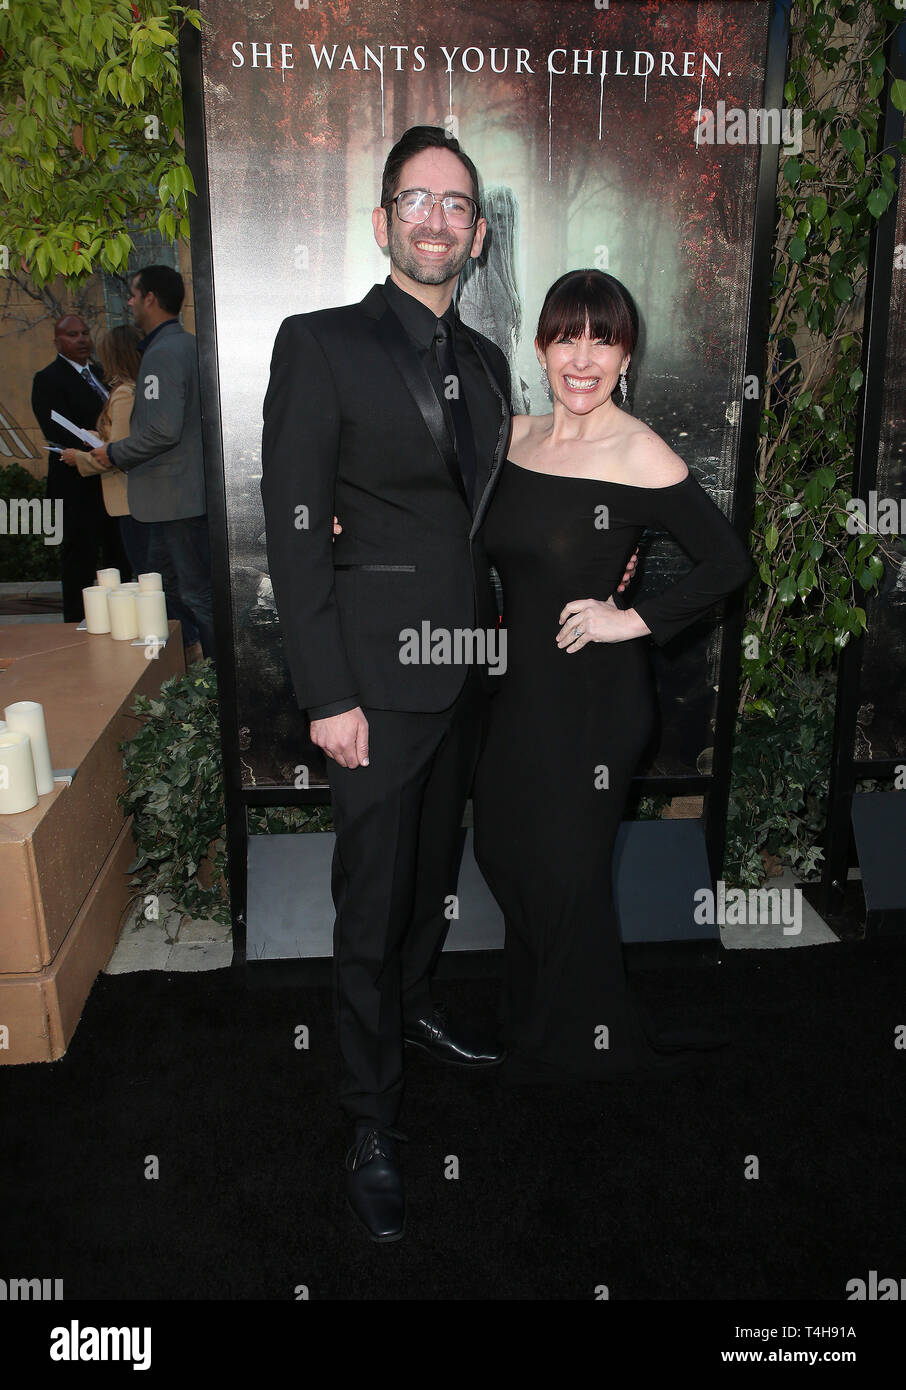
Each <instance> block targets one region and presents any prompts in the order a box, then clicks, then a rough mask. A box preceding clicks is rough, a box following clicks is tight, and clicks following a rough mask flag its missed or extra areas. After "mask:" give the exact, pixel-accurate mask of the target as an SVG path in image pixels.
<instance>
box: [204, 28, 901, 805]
mask: <svg viewBox="0 0 906 1390" xmlns="http://www.w3.org/2000/svg"><path fill="white" fill-rule="evenodd" d="M201 11H202V15H203V17H204V26H203V38H202V56H203V76H204V112H205V123H206V141H207V158H208V174H209V195H210V213H211V252H212V264H213V284H214V298H215V304H216V341H217V352H218V357H219V373H220V407H221V418H222V435H223V448H224V468H225V487H226V509H227V529H228V539H229V551H230V557H231V559H230V582H231V586H232V621H233V638H234V648H235V660H236V690H237V715H236V717H237V720H238V739H239V747H240V751H241V763H242V786H243V787H244V788H278V787H284V786H285V787H288V788H292V787H294V786H296V787H297V786H299V780H298V774H297V769H298V768H299V766H300V765H301V766H304V767H306V768H308V769H310V775H311V780H312V783H313V784H317V783H318V781H319V780H320V781H323V762H321V761H320V754H319V753H318V752H317V750H315V749H313V748H312V746H311V744H310V743H309V741H308V738H307V732H306V730H307V725H306V722H305V719H304V717H303V716H302V715H301V714H300V712H299V710H298V708H297V706H296V703H295V700H294V698H293V695H292V690H291V686H290V682H289V677H288V674H287V671H286V667H285V663H284V657H283V651H282V645H281V638H280V626H279V621H278V618H277V614H276V611H275V607H274V602H273V595H272V591H271V585H270V580H269V578H268V572H267V556H266V550H265V535H264V518H263V513H262V507H261V498H260V492H259V483H260V475H261V408H262V401H263V398H264V394H265V390H266V388H267V381H268V372H269V364H270V356H271V349H272V345H273V341H274V337H275V335H276V332H277V329H278V327H279V325H280V323H281V321H282V319H283V318H284V317H285V316H287V315H288V314H293V313H301V312H305V311H308V310H314V309H320V308H323V307H327V306H330V305H339V304H344V303H350V302H354V301H358V300H360V299H361V298H362V297H363V296H364V295H365V294H366V293H367V291H368V290H369V288H370V287H371V286H372V285H373V284H374V283H375V282H379V281H383V280H384V279H385V277H386V275H387V274H388V270H389V265H388V261H387V259H386V253H385V252H382V251H381V250H380V249H379V248H378V247H377V245H376V244H375V242H374V239H373V235H372V229H371V211H372V208H373V207H374V206H375V204H376V203H377V202H378V199H379V190H380V184H381V170H382V166H383V163H384V160H385V157H386V155H387V153H388V151H389V149H390V148H391V146H392V144H393V143H394V142H395V140H396V139H397V138H398V137H399V135H400V134H401V133H402V132H403V131H404V130H405V129H406V128H407V127H408V126H410V125H414V124H430V125H438V126H443V127H445V128H446V129H447V130H449V131H450V133H451V134H453V135H455V136H456V137H457V138H458V139H459V140H460V142H461V143H462V145H463V148H464V149H465V150H466V151H467V152H468V153H469V154H470V155H471V157H472V158H473V159H474V161H475V163H476V164H477V166H478V169H479V172H480V175H481V178H482V186H483V192H482V210H483V213H484V215H485V216H486V217H487V220H488V224H489V229H490V235H489V237H488V245H487V249H486V253H483V255H482V257H481V259H480V261H478V262H475V263H473V264H472V265H471V266H470V267H469V270H468V273H464V274H463V277H462V280H461V283H460V286H459V290H458V303H459V310H460V312H461V314H462V316H463V318H464V319H465V320H466V321H467V322H468V323H470V324H472V325H473V326H474V327H476V328H477V329H479V330H481V331H482V332H483V333H485V334H487V335H488V336H489V337H491V338H493V339H494V340H495V341H496V342H497V343H498V344H499V346H500V347H501V348H502V350H503V351H504V352H505V353H506V355H507V357H508V359H509V362H510V366H511V369H512V378H513V408H514V409H515V410H516V411H528V412H531V413H535V414H538V413H545V412H546V411H547V410H548V409H549V408H550V406H549V399H548V397H547V394H546V391H545V389H544V387H543V385H542V381H541V377H540V372H539V367H538V363H537V360H536V357H535V353H534V349H533V338H534V332H535V326H536V324H537V319H538V313H539V310H540V307H541V303H542V300H543V297H544V293H545V291H546V289H547V287H548V286H549V285H550V284H551V283H552V281H553V280H555V279H556V278H557V277H558V276H559V275H561V274H563V272H564V271H566V270H569V269H574V268H577V267H581V266H596V267H598V268H600V269H605V270H609V271H610V272H611V273H612V274H614V275H616V276H617V277H618V278H619V279H620V280H622V281H623V282H624V283H625V284H626V286H627V287H628V288H629V290H630V291H631V293H632V294H633V296H634V298H635V300H636V302H637V303H638V305H639V309H640V311H641V316H642V321H643V332H642V340H641V343H640V345H639V349H638V350H637V352H636V354H635V357H634V359H633V363H632V367H631V369H630V397H629V401H628V408H629V409H631V410H632V411H633V413H634V414H636V415H637V416H639V417H640V418H641V419H643V420H645V421H646V422H647V423H648V424H650V425H651V426H652V428H653V429H655V430H656V431H657V432H658V433H659V434H661V435H662V436H663V437H664V438H665V439H666V441H667V442H668V444H670V445H671V447H672V448H674V449H675V450H676V451H677V453H679V454H680V455H681V456H682V457H683V458H684V459H685V460H686V462H687V464H688V466H689V468H690V469H691V470H692V472H693V473H694V475H695V476H696V477H697V478H698V480H699V481H700V482H701V483H702V485H703V486H704V487H705V488H706V489H707V490H708V492H709V493H710V494H711V495H712V497H713V498H714V500H715V501H716V502H717V504H718V505H719V506H720V507H721V508H722V509H723V510H724V512H725V513H726V514H727V515H728V516H731V517H732V515H733V511H734V497H735V494H736V489H737V481H738V459H739V449H740V411H741V402H742V401H743V399H744V393H745V392H746V391H747V389H748V388H749V382H748V378H746V377H745V376H744V366H745V351H746V337H747V327H748V312H749V300H750V291H751V274H752V258H751V257H752V241H753V225H754V220H755V201H756V185H757V174H758V162H759V155H760V152H761V145H760V141H759V139H753V138H752V136H753V131H752V128H751V117H747V116H746V114H745V113H750V112H752V111H753V110H757V109H758V108H760V107H761V106H762V102H763V86H764V81H765V65H766V52H767V44H768V33H769V26H770V22H771V6H770V4H769V3H768V0H744V2H743V0H702V3H685V2H684V3H653V0H619V3H612V4H609V5H603V4H597V3H594V0H520V3H518V4H514V3H512V0H445V3H444V4H443V5H438V6H426V5H425V4H424V3H423V0H367V3H366V0H324V3H317V4H316V3H315V0H312V2H311V4H307V3H305V4H303V3H301V0H296V3H293V0H257V2H256V3H254V4H249V3H246V0H241V3H240V0H208V3H202V4H201ZM765 136H770V138H772V139H773V140H774V141H775V142H776V141H779V140H783V141H784V143H785V144H786V146H787V148H788V150H789V151H790V152H794V151H795V150H796V148H797V143H798V142H797V132H796V131H795V130H794V129H793V128H792V126H787V127H786V128H784V129H783V131H782V133H781V132H778V131H773V132H771V131H769V130H767V128H766V129H765V131H764V134H763V135H762V137H761V138H762V139H763V138H765ZM898 381H899V389H900V390H902V373H901V374H900V375H899V378H898ZM752 389H754V390H757V385H753V386H752ZM304 448H305V440H304V439H300V440H299V449H300V451H302V450H304ZM341 520H342V518H341ZM689 563H690V561H689V560H688V557H686V556H685V555H684V554H683V552H682V551H681V550H680V549H679V548H678V547H676V546H675V544H674V543H673V542H672V541H671V540H670V539H669V538H668V537H667V536H665V535H651V534H650V533H649V535H648V536H647V537H646V540H645V542H643V550H642V564H643V577H642V586H641V588H642V592H644V593H649V592H656V591H658V590H660V589H661V588H663V587H665V586H666V585H667V584H669V583H671V582H672V580H673V579H674V578H675V577H677V576H678V575H679V574H681V573H682V572H684V570H685V569H687V568H688V566H689ZM602 597H604V596H603V595H602ZM721 641H722V624H721V621H720V614H719V613H718V614H717V615H715V616H712V617H710V618H708V619H706V620H703V621H702V622H701V623H700V624H697V625H696V626H695V628H694V629H693V630H690V631H689V632H687V634H684V635H683V637H681V638H680V639H679V640H678V641H677V642H675V643H673V644H671V647H670V649H669V651H667V652H662V651H661V650H659V649H657V648H655V647H654V645H653V644H652V657H653V661H654V663H655V674H656V678H657V680H658V684H659V690H660V700H661V708H662V712H663V732H662V736H661V741H660V747H659V748H658V750H657V753H656V755H655V757H654V759H653V762H652V763H651V766H650V768H649V769H648V771H650V772H654V773H657V774H664V775H670V776H684V775H690V776H695V775H696V774H708V773H710V771H711V765H710V763H711V744H712V741H713V733H712V725H711V721H712V720H713V718H714V713H715V706H716V699H717V696H716V686H717V683H718V680H717V672H718V668H719V664H720V655H721Z"/></svg>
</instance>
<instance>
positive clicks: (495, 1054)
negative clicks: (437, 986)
mask: <svg viewBox="0 0 906 1390" xmlns="http://www.w3.org/2000/svg"><path fill="white" fill-rule="evenodd" d="M403 1040H404V1042H407V1043H408V1044H409V1046H410V1047H420V1048H421V1049H422V1051H423V1052H428V1053H430V1054H431V1056H432V1057H435V1058H436V1059H437V1061H438V1062H448V1063H450V1064H452V1065H453V1066H457V1067H496V1066H499V1064H500V1063H501V1062H502V1061H503V1059H504V1057H505V1056H506V1053H505V1052H503V1051H502V1050H500V1049H497V1048H493V1047H484V1046H477V1045H474V1044H472V1045H470V1044H468V1043H464V1042H461V1041H459V1040H458V1039H457V1038H454V1037H453V1035H452V1034H451V1032H450V1029H449V1026H448V1024H447V1015H446V1010H445V1009H444V1008H443V1006H442V1005H440V1004H438V1005H437V1006H436V1007H435V1008H434V1009H433V1011H432V1012H431V1013H430V1014H428V1015H427V1017H425V1018H419V1019H416V1021H415V1022H414V1023H406V1024H404V1026H403Z"/></svg>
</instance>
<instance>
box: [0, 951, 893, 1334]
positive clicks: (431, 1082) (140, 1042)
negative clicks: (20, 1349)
mask: <svg viewBox="0 0 906 1390" xmlns="http://www.w3.org/2000/svg"><path fill="white" fill-rule="evenodd" d="M904 967H906V940H904V938H902V937H900V938H894V939H882V940H878V941H874V942H869V943H844V944H840V945H832V946H821V947H808V948H798V949H795V950H782V951H781V950H777V951H752V952H731V953H727V954H726V955H724V956H723V957H722V960H721V963H720V964H719V965H713V966H710V967H702V968H698V969H685V970H676V969H673V970H667V969H658V970H656V971H645V972H640V973H638V974H636V975H635V976H634V980H635V983H636V987H637V989H638V991H639V993H640V994H641V995H642V996H643V998H644V999H645V1000H646V1001H647V1003H648V1005H649V1007H650V1008H651V1010H652V1012H654V1013H655V1014H656V1016H657V1017H658V1019H659V1020H663V1023H664V1026H665V1027H670V1026H673V1027H677V1026H680V1025H682V1024H683V1023H684V1022H693V1021H694V1022H701V1023H703V1024H704V1025H706V1026H709V1027H713V1028H715V1029H716V1030H723V1031H725V1032H727V1033H729V1035H730V1036H731V1038H732V1048H731V1050H730V1052H729V1053H728V1054H720V1055H719V1056H718V1057H715V1056H711V1057H709V1058H706V1059H705V1060H704V1061H703V1063H702V1065H701V1066H696V1067H694V1068H693V1069H692V1070H690V1071H689V1072H688V1073H686V1074H684V1075H681V1076H679V1077H672V1078H667V1077H663V1078H658V1079H656V1080H646V1081H639V1080H622V1081H617V1082H611V1083H608V1084H607V1085H606V1086H602V1087H595V1086H590V1085H581V1086H574V1087H570V1088H568V1089H564V1090H554V1091H551V1090H549V1089H547V1088H540V1087H538V1088H524V1089H512V1088H511V1089H506V1088H505V1087H503V1086H502V1085H501V1084H500V1081H499V1078H498V1077H497V1074H496V1073H495V1072H486V1073H482V1074H478V1075H469V1074H465V1073H463V1072H461V1071H459V1070H457V1069H449V1068H441V1067H438V1066H437V1065H436V1064H435V1063H433V1062H432V1061H431V1060H430V1059H429V1058H427V1057H424V1056H422V1055H421V1054H417V1055H414V1056H412V1057H411V1060H410V1061H409V1064H408V1071H407V1090H406V1096H405V1100H404V1106H403V1113H402V1115H401V1117H400V1121H399V1124H400V1127H401V1129H402V1130H403V1131H404V1132H405V1133H407V1134H408V1136H409V1141H410V1142H409V1143H408V1144H405V1145H403V1146H402V1147H403V1162H404V1168H405V1176H406V1183H407V1192H408V1225H407V1232H406V1236H405V1238H404V1239H403V1240H402V1241H401V1242H399V1243H397V1244H395V1245H391V1246H382V1247H376V1246H374V1245H372V1244H371V1242H370V1241H369V1240H368V1239H367V1238H366V1237H365V1236H364V1235H362V1234H361V1233H360V1232H359V1230H358V1228H357V1227H356V1226H355V1225H354V1223H353V1220H352V1217H351V1216H350V1215H349V1214H348V1213H347V1211H346V1208H345V1205H344V1201H343V1186H342V1182H343V1177H342V1161H343V1154H344V1152H345V1148H346V1142H347V1135H346V1128H345V1125H344V1123H343V1121H342V1118H341V1116H340V1113H339V1111H338V1109H337V1108H336V1105H335V1102H334V1084H335V1067H336V1062H335V1056H334V1042H333V1027H332V1016H331V1004H330V995H329V991H328V990H327V989H325V988H324V987H314V986H312V985H310V984H308V985H306V984H303V983H301V980H302V979H303V978H304V968H303V967H302V966H301V965H299V964H297V963H293V962H286V963H268V964H257V965H248V966H245V967H239V968H236V969H233V970H221V971H213V972H206V973H198V974H181V973H179V974H177V973H173V974H163V973H158V972H141V973H138V974H130V975H119V976H106V975H105V976H102V977H101V978H100V979H99V980H98V981H97V983H96V985H95V987H94V989H93V991H92V993H91V996H90V998H89V1000H88V1003H87V1005H86V1008H85V1012H84V1016H83V1018H82V1021H81V1023H80V1024H79V1027H78V1029H77V1031H76V1033H75V1037H74V1038H73V1041H72V1043H71V1044H70V1047H69V1051H68V1053H67V1054H66V1056H65V1057H64V1058H63V1059H61V1060H60V1061H59V1062H56V1063H51V1064H39V1065H32V1066H19V1067H2V1068H0V1101H2V1108H3V1113H4V1115H5V1117H6V1118H5V1121H4V1131H5V1133H4V1136H3V1140H2V1144H0V1183H2V1192H3V1221H2V1236H0V1246H2V1249H0V1260H2V1266H0V1273H2V1274H3V1276H4V1277H9V1275H10V1274H16V1275H23V1276H25V1275H29V1276H34V1277H41V1276H45V1277H56V1278H62V1279H63V1280H64V1282H65V1297H66V1299H67V1300H70V1299H76V1300H79V1299H91V1300H95V1299H105V1300H106V1299H110V1300H119V1299H152V1300H192V1299H268V1300H292V1299H293V1298H296V1297H298V1296H299V1295H298V1293H297V1290H298V1287H299V1286H300V1285H305V1286H306V1287H307V1290H308V1297H309V1298H310V1299H312V1300H314V1299H357V1300H358V1299H361V1300H368V1299H379V1298H381V1299H384V1298H389V1299H401V1300H402V1299H447V1300H449V1299H482V1300H494V1299H517V1300H523V1299H540V1300H562V1299H570V1300H574V1299H578V1300H593V1299H595V1297H596V1290H597V1291H598V1296H599V1297H600V1293H601V1286H606V1288H607V1291H608V1294H609V1297H610V1298H611V1299H616V1300H688V1299H696V1300H729V1299H744V1300H769V1301H775V1300H798V1299H803V1300H833V1301H835V1302H837V1303H839V1304H840V1307H839V1308H838V1309H837V1310H836V1312H837V1313H840V1314H842V1313H843V1312H844V1311H845V1309H846V1306H847V1305H846V1304H845V1303H844V1302H842V1300H845V1299H846V1297H847V1294H846V1285H847V1283H848V1281H850V1280H852V1279H858V1278H862V1279H867V1278H868V1276H869V1271H870V1270H875V1271H877V1274H878V1277H879V1278H883V1277H895V1278H897V1279H900V1278H901V1277H906V1257H904V1251H906V1242H904V1216H903V1207H904V1203H903V1155H904V1153H906V1107H904V1104H903V1099H904V1090H906V1087H904V1074H906V1050H904V1049H903V1047H902V1046H901V1047H900V1048H899V1049H898V1048H897V1046H896V1029H897V1026H898V1025H899V1026H902V1025H904V1024H906V998H904V979H906V970H904ZM496 991H497V985H496V982H494V981H491V980H487V979H485V980H474V981H463V980H459V981H447V982H445V983H443V984H442V985H441V986H440V987H439V989H438V993H439V995H440V996H441V997H443V998H444V999H445V1000H446V1001H447V1002H448V1003H449V1004H450V1007H451V1013H452V1014H453V1016H454V1017H455V1018H456V1019H457V1021H461V1023H462V1024H463V1025H465V1024H467V1023H468V1024H470V1025H474V1026H476V1027H478V1026H484V1025H486V1024H487V1023H488V1022H489V1021H490V1020H491V1018H492V1016H493V1009H494V1001H495V997H496ZM299 1025H304V1026H305V1027H306V1028H307V1029H308V1031H309V1047H308V1049H303V1048H297V1047H296V1045H295V1043H296V1029H297V1027H298V1026H299ZM149 1156H155V1157H156V1159H157V1160H158V1162H159V1177H158V1178H156V1179H149V1178H147V1177H146V1176H145V1173H146V1165H147V1164H148V1163H149ZM450 1158H455V1159H457V1160H458V1172H459V1176H458V1177H456V1178H450V1177H447V1176H445V1170H446V1171H452V1169H453V1167H454V1165H453V1164H451V1163H450V1161H449V1160H450ZM753 1159H754V1160H757V1166H758V1177H757V1178H755V1177H749V1178H747V1177H746V1171H747V1166H748V1169H749V1171H752V1170H753V1169H754V1163H753ZM834 1320H835V1321H839V1320H840V1319H839V1318H838V1317H836V1315H835V1318H834Z"/></svg>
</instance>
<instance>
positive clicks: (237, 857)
mask: <svg viewBox="0 0 906 1390" xmlns="http://www.w3.org/2000/svg"><path fill="white" fill-rule="evenodd" d="M179 60H180V71H181V75H182V97H183V112H184V119H185V138H186V162H187V163H188V165H189V168H190V169H191V171H192V177H193V179H194V180H195V189H196V196H195V197H194V198H192V197H191V195H190V198H189V227H190V230H191V251H192V285H193V294H194V299H195V333H196V339H197V342H198V372H199V379H200V384H201V417H202V438H203V442H204V459H205V488H206V493H207V506H208V528H209V532H210V541H211V570H212V574H213V577H214V584H213V598H214V635H215V638H216V641H217V663H216V664H217V689H218V693H219V705H220V711H219V712H220V748H221V755H222V758H223V799H224V810H225V817H226V849H227V865H228V872H229V880H230V912H231V916H232V924H233V964H234V965H239V964H242V963H243V962H244V961H245V952H246V903H247V896H248V824H247V821H246V812H245V803H244V801H243V797H242V787H241V785H240V782H239V771H240V768H241V766H242V764H241V760H240V756H239V721H238V719H237V718H236V660H235V651H234V646H233V601H232V589H231V584H230V556H229V541H228V536H227V508H226V484H225V479H224V462H223V433H222V428H221V414H220V372H219V366H218V359H217V312H216V303H215V298H214V262H213V250H212V246H211V213H210V192H209V186H208V158H207V135H206V128H205V112H204V86H203V75H202V39H201V35H200V34H199V32H198V30H197V29H195V28H194V27H193V26H192V25H191V24H183V26H182V29H181V32H180V41H179Z"/></svg>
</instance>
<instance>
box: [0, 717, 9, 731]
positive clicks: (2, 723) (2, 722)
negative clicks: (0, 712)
mask: <svg viewBox="0 0 906 1390" xmlns="http://www.w3.org/2000/svg"><path fill="white" fill-rule="evenodd" d="M6 728H8V725H7V722H6V720H5V719H0V734H2V733H3V731H4V729H6Z"/></svg>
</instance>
